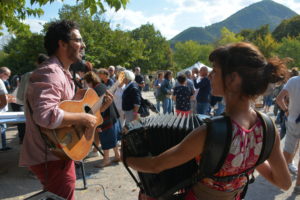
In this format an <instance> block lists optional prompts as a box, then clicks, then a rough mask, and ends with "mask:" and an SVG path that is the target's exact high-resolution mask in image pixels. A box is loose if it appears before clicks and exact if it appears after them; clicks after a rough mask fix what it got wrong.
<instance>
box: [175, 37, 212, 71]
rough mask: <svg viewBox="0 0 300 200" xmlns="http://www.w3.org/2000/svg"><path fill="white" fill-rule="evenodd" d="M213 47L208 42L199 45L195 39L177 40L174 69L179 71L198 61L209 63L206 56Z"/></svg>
mask: <svg viewBox="0 0 300 200" xmlns="http://www.w3.org/2000/svg"><path fill="white" fill-rule="evenodd" d="M213 49H214V47H213V45H210V44H204V45H201V44H199V43H197V42H195V41H192V40H190V41H186V42H177V43H176V44H175V53H174V61H175V64H176V70H177V71H180V70H182V69H184V68H186V67H189V66H192V65H193V64H195V63H196V62H198V61H200V62H201V63H204V64H205V65H209V64H210V63H209V61H208V56H209V54H210V53H211V52H212V51H213Z"/></svg>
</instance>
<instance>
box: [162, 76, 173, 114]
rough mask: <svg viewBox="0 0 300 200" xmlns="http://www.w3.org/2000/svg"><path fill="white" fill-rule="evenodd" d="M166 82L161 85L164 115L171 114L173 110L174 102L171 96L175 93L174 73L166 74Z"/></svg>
mask: <svg viewBox="0 0 300 200" xmlns="http://www.w3.org/2000/svg"><path fill="white" fill-rule="evenodd" d="M164 78H165V79H164V81H163V82H162V84H161V87H160V92H161V94H162V95H163V113H164V114H165V113H171V112H172V108H173V102H172V99H171V95H172V92H173V89H172V88H173V86H172V72H171V71H167V72H166V73H165V77H164Z"/></svg>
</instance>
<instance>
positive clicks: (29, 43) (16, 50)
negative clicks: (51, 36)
mask: <svg viewBox="0 0 300 200" xmlns="http://www.w3.org/2000/svg"><path fill="white" fill-rule="evenodd" d="M43 41H44V39H43V35H41V34H37V33H34V34H31V35H29V36H28V35H24V36H17V37H16V38H12V39H11V40H10V42H9V43H8V44H7V45H6V46H4V48H3V52H4V53H5V54H6V56H4V58H3V59H1V60H0V66H1V65H5V66H7V67H9V68H10V69H11V70H12V72H13V74H23V73H25V72H28V71H32V70H33V69H34V68H35V62H36V59H37V55H38V54H39V53H45V50H44V46H43V44H44V42H43Z"/></svg>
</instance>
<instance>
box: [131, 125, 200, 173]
mask: <svg viewBox="0 0 300 200" xmlns="http://www.w3.org/2000/svg"><path fill="white" fill-rule="evenodd" d="M205 139H206V126H205V125H204V126H200V127H199V128H197V129H195V130H193V131H192V133H190V134H189V135H188V136H187V137H186V138H185V139H183V140H182V141H181V142H180V143H179V144H178V145H176V146H174V147H172V148H170V149H168V150H166V151H165V152H163V153H161V154H160V155H158V156H153V157H128V158H126V164H127V165H128V166H129V167H131V168H133V169H135V170H137V171H140V172H146V173H159V172H161V171H164V170H166V169H170V168H173V167H176V166H179V165H181V164H183V163H185V162H187V161H189V160H191V159H193V158H195V157H196V156H198V155H200V154H201V153H202V151H203V148H204V143H205Z"/></svg>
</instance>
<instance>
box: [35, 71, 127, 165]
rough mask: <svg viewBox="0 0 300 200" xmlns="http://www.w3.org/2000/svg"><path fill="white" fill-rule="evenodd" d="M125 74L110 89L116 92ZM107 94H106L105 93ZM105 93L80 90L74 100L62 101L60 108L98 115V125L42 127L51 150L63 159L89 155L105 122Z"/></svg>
mask: <svg viewBox="0 0 300 200" xmlns="http://www.w3.org/2000/svg"><path fill="white" fill-rule="evenodd" d="M124 78H125V74H124V72H121V73H120V74H119V76H118V80H117V81H116V82H115V84H114V85H113V86H112V87H111V88H109V89H108V91H110V92H111V93H114V92H115V91H116V89H117V87H118V86H119V85H120V83H122V82H123V81H124ZM104 95H105V94H104ZM104 95H102V96H101V97H99V96H98V95H97V93H96V92H95V91H94V89H87V90H78V91H77V93H76V95H75V97H74V99H73V100H66V101H62V102H60V104H59V108H61V109H62V110H64V111H67V112H72V113H89V114H92V115H94V116H96V117H97V123H96V126H95V127H94V128H93V129H86V128H85V127H84V126H80V125H76V124H75V125H72V126H67V127H63V128H57V129H45V128H42V127H41V132H42V133H43V134H42V137H43V138H44V139H45V141H46V143H47V146H48V147H49V148H50V151H51V152H53V153H54V154H55V155H57V156H59V157H60V158H62V159H72V160H75V161H80V160H82V159H83V158H85V157H86V156H87V154H88V153H89V151H90V148H91V146H92V144H93V141H94V133H95V129H96V127H97V126H99V125H101V124H102V123H103V118H102V116H101V113H100V108H101V106H102V103H103V100H104Z"/></svg>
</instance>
